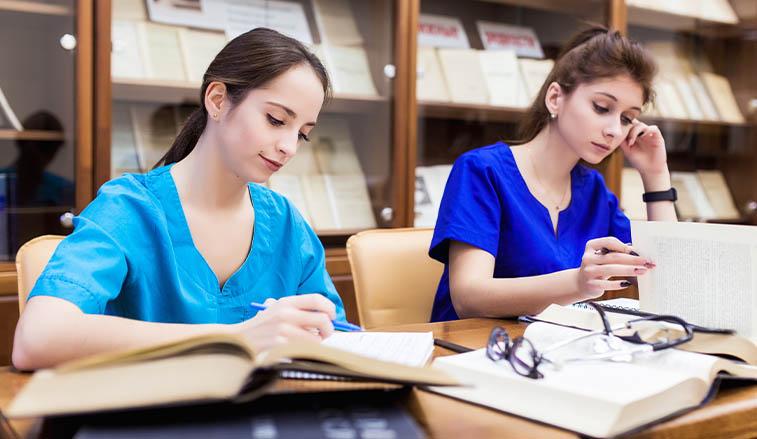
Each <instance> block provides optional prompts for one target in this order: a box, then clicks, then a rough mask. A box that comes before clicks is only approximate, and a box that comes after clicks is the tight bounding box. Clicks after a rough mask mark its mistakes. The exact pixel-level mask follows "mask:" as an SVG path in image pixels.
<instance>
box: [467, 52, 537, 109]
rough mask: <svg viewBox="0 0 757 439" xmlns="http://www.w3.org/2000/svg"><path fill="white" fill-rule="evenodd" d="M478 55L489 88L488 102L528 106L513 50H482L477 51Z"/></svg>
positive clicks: (511, 105) (518, 106)
mask: <svg viewBox="0 0 757 439" xmlns="http://www.w3.org/2000/svg"><path fill="white" fill-rule="evenodd" d="M479 57H480V61H481V70H482V72H483V74H484V79H485V80H486V86H487V88H488V89H489V104H490V105H499V106H503V107H517V108H523V107H526V106H528V97H527V96H526V90H525V89H524V88H523V81H522V80H521V77H520V68H519V67H518V58H517V57H516V56H515V52H514V51H513V50H484V51H481V52H479Z"/></svg>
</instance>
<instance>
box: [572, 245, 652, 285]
mask: <svg viewBox="0 0 757 439" xmlns="http://www.w3.org/2000/svg"><path fill="white" fill-rule="evenodd" d="M654 267H655V265H654V263H653V262H652V261H650V260H648V259H645V258H642V257H641V256H639V255H638V254H637V253H636V252H635V251H634V250H633V247H631V246H630V245H626V244H623V243H622V242H620V240H618V239H617V238H613V237H607V238H597V239H592V240H591V241H589V242H587V243H586V250H585V251H584V255H583V258H582V259H581V267H580V268H579V269H578V291H579V292H580V293H581V294H582V295H583V296H584V298H585V299H593V298H595V297H599V296H601V295H602V294H603V293H604V292H605V291H609V290H620V289H623V288H627V287H629V286H631V283H630V282H628V281H627V280H607V279H608V278H610V277H614V276H623V277H626V276H640V275H642V274H644V273H646V272H647V271H648V270H649V269H650V268H654Z"/></svg>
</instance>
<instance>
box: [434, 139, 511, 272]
mask: <svg viewBox="0 0 757 439" xmlns="http://www.w3.org/2000/svg"><path fill="white" fill-rule="evenodd" d="M474 152H475V151H474ZM492 165H493V164H491V163H484V161H483V159H482V158H481V157H480V156H478V155H475V154H471V153H467V154H463V155H462V156H460V158H459V159H458V160H457V161H456V162H455V164H454V166H453V167H452V171H451V172H450V176H449V179H448V180H447V186H446V187H445V188H444V196H443V197H442V202H441V205H440V207H439V215H438V217H437V220H436V227H435V228H434V237H433V239H432V240H431V248H430V250H429V256H431V257H432V258H434V259H436V260H437V261H439V262H441V263H444V264H446V263H448V262H449V241H450V240H452V239H453V240H456V241H461V242H464V243H466V244H470V245H473V246H475V247H478V248H480V249H482V250H484V251H486V252H489V253H491V254H492V255H493V256H494V257H495V258H496V257H497V248H498V246H499V234H500V222H501V220H502V218H501V217H502V208H501V201H500V197H499V194H498V193H497V187H496V185H495V181H496V179H495V177H494V171H493V169H492V168H491V166H492Z"/></svg>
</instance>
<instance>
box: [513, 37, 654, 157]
mask: <svg viewBox="0 0 757 439" xmlns="http://www.w3.org/2000/svg"><path fill="white" fill-rule="evenodd" d="M656 72H657V64H656V63H655V60H654V57H653V56H652V54H651V53H649V52H648V51H647V50H646V49H644V47H642V46H641V44H639V43H637V42H635V41H632V40H630V39H628V38H626V37H624V36H622V35H621V34H620V32H618V31H617V30H608V29H606V28H604V27H601V26H594V27H591V28H589V29H586V30H584V31H581V32H579V33H578V34H576V35H575V36H573V38H571V40H570V41H569V42H568V43H567V44H566V45H565V46H564V47H563V49H562V51H561V52H560V54H559V55H558V57H557V60H556V61H555V65H554V67H553V68H552V71H551V72H550V73H549V76H547V79H546V80H545V81H544V84H543V85H542V87H541V90H539V94H538V95H537V97H536V99H535V100H534V102H533V103H532V104H531V107H530V108H529V109H528V111H527V112H526V114H525V116H524V117H523V120H522V123H521V125H520V129H519V130H518V131H519V132H518V135H519V139H518V140H517V141H516V142H510V143H511V144H522V143H526V142H529V141H531V140H533V138H534V137H536V135H537V134H539V132H540V131H541V130H542V129H543V128H544V127H545V126H546V125H547V122H548V121H549V111H548V110H547V105H546V104H545V103H544V100H545V98H546V96H547V89H548V88H549V85H550V84H551V83H552V82H557V83H558V84H560V87H561V88H562V90H563V91H564V92H565V94H568V95H569V94H570V93H572V92H573V91H574V90H575V89H576V87H578V86H579V85H581V84H585V83H589V82H592V81H595V80H597V79H601V78H611V77H613V76H618V75H628V76H630V77H631V79H633V80H634V81H636V82H637V83H638V84H639V85H640V86H641V88H642V89H643V91H644V104H647V103H648V102H650V101H651V100H653V99H654V92H653V91H652V79H653V78H654V75H655V73H656Z"/></svg>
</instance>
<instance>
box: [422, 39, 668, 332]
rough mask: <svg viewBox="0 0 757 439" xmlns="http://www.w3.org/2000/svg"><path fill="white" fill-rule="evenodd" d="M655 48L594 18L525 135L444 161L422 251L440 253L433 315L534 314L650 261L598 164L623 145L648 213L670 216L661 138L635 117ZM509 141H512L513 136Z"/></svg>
mask: <svg viewBox="0 0 757 439" xmlns="http://www.w3.org/2000/svg"><path fill="white" fill-rule="evenodd" d="M655 70H656V66H655V62H654V60H653V59H652V57H651V55H650V54H649V53H648V52H647V51H645V50H644V49H643V48H642V47H641V46H639V45H638V44H637V43H634V42H631V41H629V40H627V39H626V38H624V37H622V36H621V35H620V34H619V33H618V32H616V31H609V32H608V31H607V30H606V29H602V28H593V29H589V30H586V31H583V32H581V33H579V34H578V35H576V36H575V37H574V38H573V39H572V40H571V41H570V42H569V43H568V45H567V46H566V47H565V48H564V49H563V52H562V53H561V54H560V56H559V57H558V59H557V60H556V62H555V66H554V68H553V69H552V72H551V73H550V75H549V77H548V78H547V80H546V81H545V84H544V86H543V87H542V89H541V91H540V93H539V95H538V97H537V98H536V100H535V101H534V103H533V104H532V106H531V108H530V109H529V111H528V113H527V115H526V117H525V120H524V123H523V124H522V126H521V133H520V138H521V139H522V141H520V142H516V143H513V146H508V145H506V144H504V143H497V144H494V145H490V146H486V147H483V148H479V149H475V150H472V151H469V152H468V153H466V154H463V155H462V156H461V157H460V158H459V159H458V160H457V161H456V162H455V165H454V167H453V168H452V172H451V174H450V177H449V180H448V182H447V186H446V188H445V191H444V197H443V200H442V203H441V208H440V210H439V217H438V219H437V223H436V228H435V230H434V237H433V240H432V242H431V249H430V251H429V254H430V256H431V257H433V258H434V259H437V260H439V261H441V262H442V263H444V264H445V269H444V274H443V275H442V278H441V281H440V283H439V288H438V290H437V294H436V299H435V301H434V307H433V311H432V315H431V321H441V320H453V319H457V318H464V317H505V316H517V315H523V314H533V313H538V312H540V311H541V310H543V309H544V308H546V307H547V306H548V305H549V304H551V303H559V304H569V303H573V302H577V301H581V300H586V299H591V298H595V297H598V296H600V295H601V294H602V293H603V292H604V291H606V290H618V289H622V288H626V287H628V286H630V283H629V282H627V281H622V280H608V278H610V277H612V276H639V275H643V274H644V273H645V272H647V271H648V270H650V269H652V268H653V267H654V263H653V262H652V261H650V260H648V259H645V258H643V257H641V256H638V255H637V252H635V251H634V250H633V248H632V247H631V245H629V244H628V243H630V242H631V230H630V223H629V221H628V218H626V216H625V215H623V213H622V212H621V210H620V208H619V206H618V199H617V198H616V197H615V195H613V194H612V193H611V192H610V191H609V190H608V189H607V188H606V187H605V184H604V181H603V179H602V176H601V175H600V174H599V173H598V172H596V171H594V170H592V169H589V168H586V167H584V166H582V165H579V164H578V161H579V160H580V159H583V160H585V161H586V162H588V163H592V164H596V163H599V162H601V161H602V160H603V159H604V158H605V157H607V156H608V155H610V153H612V152H613V151H614V150H615V149H616V148H618V147H620V148H621V149H622V151H623V154H624V155H625V158H626V159H627V160H628V162H629V163H630V164H631V166H633V167H634V168H636V169H637V170H638V171H639V172H640V173H641V177H642V179H643V181H644V189H645V191H646V192H647V193H656V194H655V195H651V197H652V198H655V199H661V201H650V202H648V203H647V214H648V218H649V219H650V220H658V221H660V220H663V221H675V220H676V214H675V210H674V207H673V202H672V201H670V199H672V198H674V193H672V191H670V189H671V183H670V173H669V172H668V167H667V159H666V154H665V142H664V140H663V138H662V135H661V133H660V130H659V129H658V128H657V127H656V126H650V125H646V124H644V123H643V122H640V121H639V120H638V117H639V115H640V113H641V109H642V107H643V106H644V105H645V104H647V103H648V102H649V101H650V99H651V97H652V91H651V82H652V78H653V76H654V73H655ZM516 145H517V146H516Z"/></svg>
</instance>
